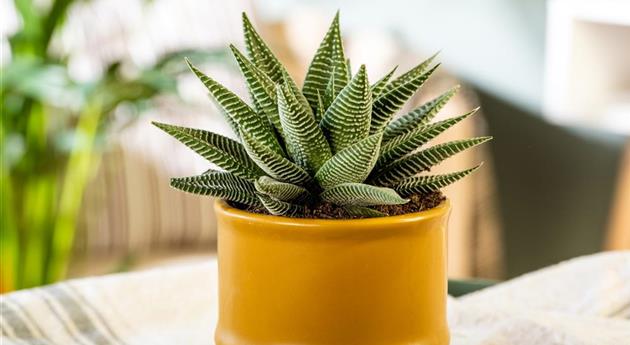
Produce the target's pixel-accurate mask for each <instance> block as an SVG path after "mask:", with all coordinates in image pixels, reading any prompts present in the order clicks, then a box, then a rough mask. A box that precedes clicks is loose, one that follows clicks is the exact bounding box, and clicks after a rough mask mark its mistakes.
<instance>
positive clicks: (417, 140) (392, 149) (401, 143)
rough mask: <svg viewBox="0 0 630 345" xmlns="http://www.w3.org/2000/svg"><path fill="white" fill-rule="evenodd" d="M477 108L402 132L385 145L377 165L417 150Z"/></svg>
mask: <svg viewBox="0 0 630 345" xmlns="http://www.w3.org/2000/svg"><path fill="white" fill-rule="evenodd" d="M477 110H478V108H477V109H474V110H472V111H471V112H469V113H466V114H464V115H461V116H457V117H453V118H450V119H446V120H443V121H439V122H436V123H433V124H430V125H426V126H422V127H420V128H417V129H415V130H413V131H411V132H409V133H406V134H401V135H399V136H397V137H395V138H394V139H392V140H390V141H389V142H387V143H386V144H385V145H383V148H382V150H381V155H380V157H379V158H378V162H377V165H378V166H383V165H384V164H387V163H389V162H391V161H393V160H396V159H398V158H400V157H403V156H404V155H406V154H408V153H411V152H413V151H415V150H416V149H417V148H418V147H420V146H421V145H424V144H426V143H427V142H428V141H429V140H431V139H433V138H435V137H437V136H438V135H440V134H442V133H443V132H444V131H446V130H447V129H449V128H451V127H452V126H454V125H455V124H457V123H459V122H461V121H462V120H464V119H466V118H467V117H469V116H471V115H472V114H474V113H475V112H476V111H477Z"/></svg>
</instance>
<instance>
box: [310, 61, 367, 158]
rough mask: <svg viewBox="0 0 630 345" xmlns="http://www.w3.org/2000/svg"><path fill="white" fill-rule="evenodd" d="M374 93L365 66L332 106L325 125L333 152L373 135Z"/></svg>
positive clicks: (326, 116)
mask: <svg viewBox="0 0 630 345" xmlns="http://www.w3.org/2000/svg"><path fill="white" fill-rule="evenodd" d="M371 113H372V93H371V92H370V84H369V82H368V78H367V73H366V71H365V65H361V68H359V72H357V74H356V75H355V77H354V78H353V79H352V81H350V83H349V84H348V85H346V87H344V88H343V89H342V90H341V92H340V93H339V95H338V96H337V98H335V100H334V101H333V102H332V104H331V105H330V107H329V108H328V110H326V113H325V114H324V118H323V120H322V122H321V125H322V127H323V128H324V130H325V132H326V134H327V135H328V139H329V142H330V144H331V147H332V150H333V152H339V151H341V150H343V149H345V148H346V147H348V146H350V145H352V144H354V143H356V142H358V141H359V140H362V139H364V138H366V137H367V136H368V134H369V132H370V116H371Z"/></svg>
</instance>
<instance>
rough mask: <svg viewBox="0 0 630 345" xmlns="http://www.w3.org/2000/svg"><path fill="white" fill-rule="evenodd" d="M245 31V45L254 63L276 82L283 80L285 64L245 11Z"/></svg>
mask: <svg viewBox="0 0 630 345" xmlns="http://www.w3.org/2000/svg"><path fill="white" fill-rule="evenodd" d="M243 32H244V35H245V46H246V48H247V52H248V54H249V57H250V58H251V59H252V61H253V62H254V64H255V65H256V66H257V67H258V68H259V69H260V70H262V71H263V72H265V74H267V75H268V76H269V78H271V80H273V82H274V83H276V84H277V83H280V82H282V78H283V74H284V72H285V68H284V66H282V64H281V63H280V61H279V60H278V58H277V57H276V56H275V55H274V54H273V52H272V51H271V49H270V48H269V46H267V44H266V43H265V41H263V39H262V38H261V37H260V35H259V34H258V32H256V29H254V26H253V25H252V22H251V21H250V20H249V18H247V15H246V14H245V13H243Z"/></svg>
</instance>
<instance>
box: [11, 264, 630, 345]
mask: <svg viewBox="0 0 630 345" xmlns="http://www.w3.org/2000/svg"><path fill="white" fill-rule="evenodd" d="M216 279H217V267H216V261H214V260H211V261H207V262H204V263H196V264H187V265H181V266H174V267H168V268H162V269H154V270H150V271H144V272H138V273H129V274H118V275H111V276H105V277H97V278H88V279H79V280H72V281H68V282H63V283H60V284H56V285H52V286H48V287H44V288H38V289H31V290H24V291H18V292H15V293H11V294H7V295H3V296H2V300H1V301H0V306H1V311H2V312H1V317H0V331H1V335H0V340H1V341H0V343H1V344H2V345H14V344H15V345H18V344H41V345H72V344H82V345H92V344H104V345H105V344H127V345H147V344H150V345H160V344H169V345H172V344H187V345H194V344H213V341H212V334H213V328H214V325H215V322H216V312H217V303H216V295H217V287H216ZM449 323H450V327H451V333H452V338H453V341H452V344H454V345H491V344H492V345H502V344H510V345H519V344H538V345H545V344H567V345H570V344H575V345H590V344H592V345H607V344H614V345H625V344H630V252H613V253H604V254H597V255H592V256H587V257H582V258H578V259H574V260H570V261H567V262H564V263H561V264H558V265H556V266H552V267H549V268H546V269H543V270H540V271H537V272H534V273H531V274H528V275H525V276H522V277H520V278H517V279H514V280H511V281H508V282H505V283H502V284H499V285H496V286H494V287H491V288H488V289H485V290H482V291H479V292H477V293H473V294H470V295H466V296H464V297H461V298H458V299H454V298H453V299H450V300H449Z"/></svg>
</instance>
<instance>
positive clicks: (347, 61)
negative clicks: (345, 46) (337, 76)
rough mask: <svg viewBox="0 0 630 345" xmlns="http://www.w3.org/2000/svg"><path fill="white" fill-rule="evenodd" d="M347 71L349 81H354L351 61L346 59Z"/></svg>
mask: <svg viewBox="0 0 630 345" xmlns="http://www.w3.org/2000/svg"><path fill="white" fill-rule="evenodd" d="M346 71H348V80H352V65H351V64H350V59H346Z"/></svg>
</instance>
